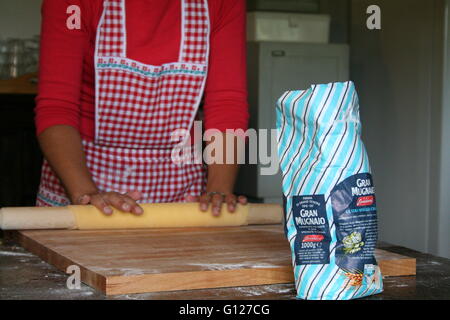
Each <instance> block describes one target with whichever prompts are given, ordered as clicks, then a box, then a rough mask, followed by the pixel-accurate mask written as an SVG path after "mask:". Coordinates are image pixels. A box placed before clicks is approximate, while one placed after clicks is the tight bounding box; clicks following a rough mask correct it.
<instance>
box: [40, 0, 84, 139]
mask: <svg viewBox="0 0 450 320" xmlns="http://www.w3.org/2000/svg"><path fill="white" fill-rule="evenodd" d="M82 2H83V1H82V0H44V2H43V4H42V26H41V49H40V65H39V82H38V87H39V88H38V91H39V94H38V96H37V97H36V108H35V115H36V116H35V122H36V129H37V134H40V133H41V132H42V131H44V130H45V129H46V128H48V127H50V126H52V125H57V124H65V125H70V126H73V127H75V128H77V129H79V124H80V112H79V108H80V87H81V77H82V64H83V56H84V54H85V52H84V51H85V49H86V44H87V41H88V37H87V32H86V25H85V24H84V21H83V15H84V14H86V12H87V9H88V8H86V7H84V6H83V3H82ZM71 5H77V6H78V7H79V8H80V9H81V14H82V15H81V29H73V30H70V29H69V28H68V27H67V25H66V20H67V18H68V17H69V16H70V15H69V14H67V8H68V7H69V6H71Z"/></svg>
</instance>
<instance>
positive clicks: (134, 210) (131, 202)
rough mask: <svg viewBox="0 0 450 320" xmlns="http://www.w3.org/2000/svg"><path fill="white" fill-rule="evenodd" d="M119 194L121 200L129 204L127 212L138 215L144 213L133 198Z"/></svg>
mask: <svg viewBox="0 0 450 320" xmlns="http://www.w3.org/2000/svg"><path fill="white" fill-rule="evenodd" d="M120 196H121V197H122V200H123V201H125V203H126V204H128V205H129V206H130V209H129V211H128V212H131V213H133V214H135V215H138V216H140V215H141V214H143V213H144V209H143V208H142V207H141V206H140V205H139V204H138V203H137V202H136V201H135V200H134V199H133V198H131V197H129V196H128V195H120Z"/></svg>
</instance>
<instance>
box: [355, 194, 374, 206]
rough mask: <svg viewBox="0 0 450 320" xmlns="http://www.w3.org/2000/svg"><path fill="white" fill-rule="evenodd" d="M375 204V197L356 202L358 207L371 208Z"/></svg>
mask: <svg viewBox="0 0 450 320" xmlns="http://www.w3.org/2000/svg"><path fill="white" fill-rule="evenodd" d="M372 204H373V196H366V197H359V198H358V201H357V202H356V206H357V207H364V206H370V205H372Z"/></svg>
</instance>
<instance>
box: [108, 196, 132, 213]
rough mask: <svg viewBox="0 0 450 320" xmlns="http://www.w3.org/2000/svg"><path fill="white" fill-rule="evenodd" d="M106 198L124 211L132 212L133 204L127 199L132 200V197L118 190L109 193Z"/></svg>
mask: <svg viewBox="0 0 450 320" xmlns="http://www.w3.org/2000/svg"><path fill="white" fill-rule="evenodd" d="M105 198H106V199H107V201H108V202H109V203H110V204H111V205H112V206H113V207H114V208H116V209H119V210H121V211H124V212H131V209H132V205H131V204H130V203H128V202H127V201H126V199H130V200H132V199H131V198H129V197H127V196H125V195H122V194H120V193H116V192H110V193H107V194H106V195H105ZM133 201H134V200H133Z"/></svg>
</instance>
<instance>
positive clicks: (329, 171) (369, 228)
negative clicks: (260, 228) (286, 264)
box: [277, 81, 383, 300]
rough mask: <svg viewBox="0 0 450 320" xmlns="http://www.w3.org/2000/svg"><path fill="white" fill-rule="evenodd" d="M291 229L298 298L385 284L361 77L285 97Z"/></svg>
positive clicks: (360, 291)
mask: <svg viewBox="0 0 450 320" xmlns="http://www.w3.org/2000/svg"><path fill="white" fill-rule="evenodd" d="M277 104H278V107H277V132H278V156H279V160H280V168H281V171H282V175H283V186H282V189H283V195H284V209H285V232H286V236H287V238H288V240H289V243H290V246H291V251H292V261H293V266H294V276H295V287H296V289H297V294H298V295H297V298H300V299H311V300H348V299H355V298H360V297H365V296H369V295H373V294H377V293H380V292H382V291H383V283H382V277H381V273H380V268H379V266H378V265H377V262H376V260H375V257H374V250H375V245H376V241H377V232H378V231H377V213H376V199H375V194H374V191H375V190H374V187H373V183H372V175H371V170H370V167H369V161H368V158H367V153H366V150H365V147H364V144H363V142H362V140H361V123H360V120H359V104H358V96H357V93H356V91H355V86H354V84H353V82H351V81H349V82H339V83H329V84H320V85H313V86H311V87H310V88H309V89H307V90H299V91H288V92H285V93H284V94H283V95H282V96H281V98H280V99H279V100H278V103H277Z"/></svg>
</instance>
